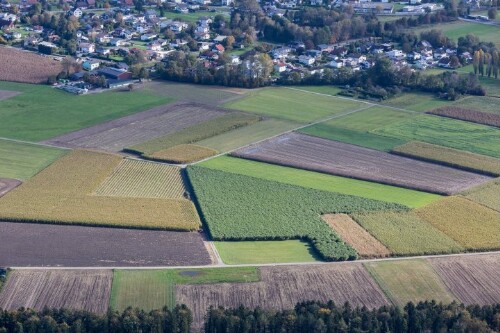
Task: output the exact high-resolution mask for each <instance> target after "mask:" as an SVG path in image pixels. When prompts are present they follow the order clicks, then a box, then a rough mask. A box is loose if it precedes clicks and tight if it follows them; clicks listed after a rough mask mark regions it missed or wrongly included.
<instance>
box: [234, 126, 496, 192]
mask: <svg viewBox="0 0 500 333" xmlns="http://www.w3.org/2000/svg"><path fill="white" fill-rule="evenodd" d="M233 155H235V156H238V157H242V158H247V159H251V160H258V161H264V162H268V163H274V164H279V165H285V166H293V167H296V168H300V169H305V170H310V171H318V172H323V173H328V174H333V175H339V176H345V177H351V178H356V179H362V180H369V181H375V182H379V183H383V184H388V185H396V186H401V187H405V188H412V189H417V190H422V191H427V192H433V193H439V194H452V193H456V192H459V191H463V190H465V189H467V188H470V187H472V186H475V185H479V184H482V183H485V182H487V181H489V180H491V179H492V178H491V177H488V176H484V175H478V174H474V173H470V172H466V171H462V170H456V169H453V168H449V167H445V166H440V165H436V164H431V163H427V162H423V161H417V160H414V159H410V158H406V157H401V156H395V155H391V154H388V153H385V152H380V151H376V150H371V149H367V148H363V147H358V146H354V145H350V144H346V143H341V142H336V141H330V140H326V139H321V138H317V137H311V136H308V135H304V134H298V133H290V134H286V135H282V136H279V137H276V138H273V139H269V140H267V141H264V142H262V143H258V144H255V145H251V146H249V147H246V148H243V149H240V150H237V151H236V152H235V153H233Z"/></svg>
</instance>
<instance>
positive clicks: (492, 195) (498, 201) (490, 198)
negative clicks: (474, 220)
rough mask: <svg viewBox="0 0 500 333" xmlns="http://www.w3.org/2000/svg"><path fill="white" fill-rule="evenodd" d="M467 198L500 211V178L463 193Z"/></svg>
mask: <svg viewBox="0 0 500 333" xmlns="http://www.w3.org/2000/svg"><path fill="white" fill-rule="evenodd" d="M462 195H463V196H465V197H466V198H467V199H470V200H472V201H474V202H477V203H480V204H481V205H484V206H486V207H490V208H492V209H494V210H496V211H499V212H500V178H497V179H495V180H494V181H491V182H489V183H486V184H484V185H481V186H478V187H475V188H473V189H470V190H468V191H466V192H464V193H462Z"/></svg>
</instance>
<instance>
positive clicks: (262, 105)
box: [224, 88, 364, 123]
mask: <svg viewBox="0 0 500 333" xmlns="http://www.w3.org/2000/svg"><path fill="white" fill-rule="evenodd" d="M224 106H225V107H228V108H230V109H236V110H242V111H248V112H254V113H257V114H261V115H264V116H270V117H274V118H279V119H285V120H290V121H295V122H299V123H309V122H312V121H315V120H319V119H322V118H326V117H328V116H332V115H335V114H339V113H342V112H346V111H351V110H354V109H357V108H360V107H364V104H362V103H359V102H356V101H350V100H345V99H340V98H335V97H330V96H321V95H316V94H311V93H308V92H302V91H298V90H292V89H287V88H264V89H260V90H257V91H253V92H251V93H249V94H248V95H247V96H246V97H244V98H242V99H240V100H237V101H235V102H230V103H226V104H225V105H224Z"/></svg>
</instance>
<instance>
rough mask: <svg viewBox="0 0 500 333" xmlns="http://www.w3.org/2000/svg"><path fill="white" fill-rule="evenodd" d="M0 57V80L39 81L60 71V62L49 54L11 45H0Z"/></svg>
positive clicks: (45, 79)
mask: <svg viewBox="0 0 500 333" xmlns="http://www.w3.org/2000/svg"><path fill="white" fill-rule="evenodd" d="M0 59H2V61H0V81H14V82H25V83H41V82H46V81H47V79H48V78H49V76H56V75H57V74H59V73H60V72H61V71H62V66H61V63H60V62H58V61H55V60H53V59H52V57H50V56H47V57H44V56H41V55H38V54H35V53H32V52H23V51H20V50H17V49H14V48H11V47H0Z"/></svg>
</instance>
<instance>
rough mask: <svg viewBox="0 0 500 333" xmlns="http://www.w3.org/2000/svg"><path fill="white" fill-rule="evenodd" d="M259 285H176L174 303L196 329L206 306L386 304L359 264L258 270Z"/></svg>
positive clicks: (264, 306)
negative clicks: (189, 313)
mask: <svg viewBox="0 0 500 333" xmlns="http://www.w3.org/2000/svg"><path fill="white" fill-rule="evenodd" d="M260 271H261V282H256V283H236V284H230V283H223V284H211V285H209V284H202V285H181V286H177V288H176V293H177V303H178V304H186V305H187V306H188V307H189V308H190V309H191V310H192V311H193V317H194V323H195V326H198V327H199V326H200V324H201V322H202V320H203V316H204V315H205V313H206V311H207V309H208V307H209V306H211V305H213V306H225V307H233V308H237V307H238V306H240V305H244V306H248V307H251V308H254V307H257V306H260V307H262V308H265V309H274V310H279V309H292V308H293V307H294V306H295V304H296V303H297V302H300V301H308V300H318V301H328V300H333V301H335V303H337V304H343V303H345V302H347V301H348V302H349V303H350V304H351V305H352V306H366V307H368V308H375V307H380V306H382V305H387V304H389V301H388V300H387V298H386V297H385V295H384V293H383V292H382V290H381V289H380V288H379V287H378V286H377V284H376V283H375V281H373V279H372V278H371V277H370V275H369V274H368V272H367V271H366V270H365V269H364V267H363V266H362V265H361V264H349V265H328V266H308V268H307V269H304V267H302V266H281V267H261V268H260Z"/></svg>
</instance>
